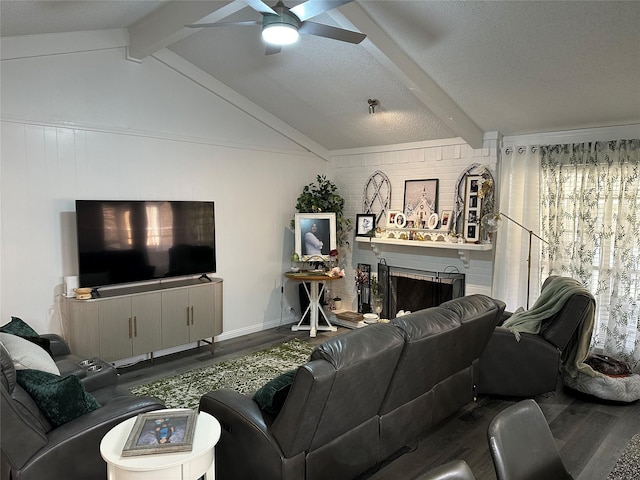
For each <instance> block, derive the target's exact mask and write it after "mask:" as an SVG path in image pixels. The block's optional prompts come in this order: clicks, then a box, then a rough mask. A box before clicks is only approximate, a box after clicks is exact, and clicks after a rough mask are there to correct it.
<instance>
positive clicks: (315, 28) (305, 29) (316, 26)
mask: <svg viewBox="0 0 640 480" xmlns="http://www.w3.org/2000/svg"><path fill="white" fill-rule="evenodd" d="M298 32H300V33H305V34H308V35H316V36H318V37H325V38H333V39H334V40H340V41H342V42H349V43H360V42H361V41H362V40H364V39H365V38H367V36H366V35H365V34H364V33H360V32H352V31H351V30H345V29H344V28H337V27H331V26H329V25H324V24H322V23H315V22H302V25H300V28H299V29H298Z"/></svg>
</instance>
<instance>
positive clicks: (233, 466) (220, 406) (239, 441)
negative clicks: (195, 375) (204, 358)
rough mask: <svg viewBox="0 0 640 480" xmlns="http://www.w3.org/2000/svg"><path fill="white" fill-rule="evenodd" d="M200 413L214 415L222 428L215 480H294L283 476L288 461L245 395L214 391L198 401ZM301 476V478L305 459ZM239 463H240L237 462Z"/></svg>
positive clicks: (263, 417)
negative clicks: (246, 479) (216, 479)
mask: <svg viewBox="0 0 640 480" xmlns="http://www.w3.org/2000/svg"><path fill="white" fill-rule="evenodd" d="M200 411H203V412H207V413H209V414H210V415H213V416H214V417H215V418H216V419H217V420H218V421H219V422H220V426H221V427H222V435H221V436H220V441H219V442H218V443H217V445H216V452H215V455H216V461H215V465H216V478H262V479H270V478H278V479H280V478H282V479H284V478H295V477H288V476H285V475H283V470H285V468H284V464H285V463H287V459H285V458H284V454H283V453H282V450H281V449H280V446H279V445H278V442H277V441H276V440H275V438H274V437H273V435H272V434H271V433H270V432H269V428H268V423H270V421H271V419H270V418H268V417H266V416H265V414H263V412H262V411H261V410H260V408H259V407H258V404H257V403H256V402H254V401H253V399H252V398H251V397H249V396H247V395H243V394H240V393H238V392H235V391H233V390H215V391H212V392H209V393H205V394H204V395H203V396H202V397H201V398H200ZM300 456H301V457H302V458H301V459H300V461H301V462H302V463H301V465H302V468H303V470H302V471H301V472H302V476H298V477H297V478H303V477H304V474H303V472H304V456H303V455H300ZM238 459H242V461H238Z"/></svg>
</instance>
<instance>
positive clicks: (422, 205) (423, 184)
mask: <svg viewBox="0 0 640 480" xmlns="http://www.w3.org/2000/svg"><path fill="white" fill-rule="evenodd" d="M402 211H403V213H404V215H405V217H406V221H407V222H409V223H410V224H411V225H412V226H413V227H414V228H429V226H428V223H429V218H430V217H431V215H432V214H433V213H435V214H437V213H438V179H437V178H431V179H426V180H405V182H404V207H403V209H402Z"/></svg>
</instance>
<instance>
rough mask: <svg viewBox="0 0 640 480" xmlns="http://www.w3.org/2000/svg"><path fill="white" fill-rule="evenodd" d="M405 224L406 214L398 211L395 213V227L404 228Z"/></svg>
mask: <svg viewBox="0 0 640 480" xmlns="http://www.w3.org/2000/svg"><path fill="white" fill-rule="evenodd" d="M406 226H407V216H406V215H405V214H404V213H402V212H400V213H398V214H397V215H396V227H398V228H404V227H406Z"/></svg>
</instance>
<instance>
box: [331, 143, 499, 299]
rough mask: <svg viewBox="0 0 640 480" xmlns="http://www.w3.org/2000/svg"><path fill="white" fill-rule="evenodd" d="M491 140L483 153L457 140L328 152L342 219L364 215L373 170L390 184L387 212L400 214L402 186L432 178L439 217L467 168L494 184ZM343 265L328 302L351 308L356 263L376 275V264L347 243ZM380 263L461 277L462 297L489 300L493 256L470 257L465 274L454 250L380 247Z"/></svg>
mask: <svg viewBox="0 0 640 480" xmlns="http://www.w3.org/2000/svg"><path fill="white" fill-rule="evenodd" d="M497 141H498V140H497V139H496V138H486V139H485V143H484V148H482V149H472V148H471V147H470V146H469V145H467V144H466V143H465V142H464V141H462V140H461V139H450V140H447V141H439V142H424V143H423V144H416V145H397V146H391V147H389V146H386V147H380V148H379V149H377V150H376V149H366V150H352V151H340V152H333V153H334V154H333V156H332V158H331V166H330V173H329V176H330V177H331V178H332V180H333V181H334V182H335V183H336V185H337V186H338V191H339V193H340V194H341V195H342V196H343V197H344V199H345V212H344V213H345V215H346V217H347V218H352V219H353V220H354V221H355V218H356V214H358V213H364V212H363V211H362V206H363V194H364V187H365V184H366V182H367V180H368V178H369V177H370V176H371V175H372V174H373V173H374V172H375V171H377V170H380V171H382V172H383V173H384V174H385V175H387V176H388V177H389V181H390V182H391V210H402V207H403V202H404V182H405V180H419V179H431V178H437V179H438V180H439V184H438V214H440V212H441V211H442V210H452V209H453V207H454V203H455V192H456V183H457V180H458V177H459V176H460V174H461V173H462V172H463V171H465V170H466V169H467V168H469V167H470V166H471V165H472V164H474V163H478V164H481V165H485V166H487V167H488V168H489V170H490V171H491V173H492V174H493V176H494V179H495V180H497V174H496V168H497V162H498V149H497ZM340 254H341V256H343V257H344V258H345V261H346V269H345V272H346V277H345V280H344V281H342V282H332V283H331V288H332V289H333V291H332V292H331V293H332V296H333V295H334V294H338V295H340V296H341V297H342V299H343V305H344V306H345V307H347V308H351V309H354V310H355V308H356V287H355V281H354V277H355V269H356V267H357V264H358V263H367V264H370V265H371V266H372V269H373V271H376V267H377V263H378V261H379V260H378V258H376V255H375V254H374V253H373V251H372V249H371V248H370V246H369V245H368V244H367V243H363V242H355V241H352V243H351V245H350V248H342V249H341V252H340ZM380 258H384V259H385V260H386V262H387V264H389V265H392V266H399V267H405V268H415V269H420V270H431V271H445V270H446V271H456V270H457V271H460V272H462V273H465V274H466V293H467V294H472V293H483V294H486V295H491V283H492V276H493V251H489V252H472V253H470V263H469V266H468V268H466V267H465V266H464V264H463V262H462V260H461V259H460V258H459V257H458V254H457V251H456V250H444V249H435V248H434V249H431V248H421V247H410V246H407V247H404V246H395V245H394V246H381V252H380Z"/></svg>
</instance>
